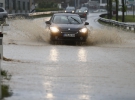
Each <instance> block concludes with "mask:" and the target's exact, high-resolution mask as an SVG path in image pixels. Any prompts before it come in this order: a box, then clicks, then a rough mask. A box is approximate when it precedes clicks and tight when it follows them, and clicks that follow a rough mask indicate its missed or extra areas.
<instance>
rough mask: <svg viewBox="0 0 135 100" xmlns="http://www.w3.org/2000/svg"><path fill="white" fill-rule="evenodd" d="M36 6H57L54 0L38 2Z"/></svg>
mask: <svg viewBox="0 0 135 100" xmlns="http://www.w3.org/2000/svg"><path fill="white" fill-rule="evenodd" d="M38 8H57V4H56V3H54V2H45V1H43V2H40V3H39V4H38Z"/></svg>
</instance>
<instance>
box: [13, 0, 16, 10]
mask: <svg viewBox="0 0 135 100" xmlns="http://www.w3.org/2000/svg"><path fill="white" fill-rule="evenodd" d="M13 9H14V10H15V9H16V0H13Z"/></svg>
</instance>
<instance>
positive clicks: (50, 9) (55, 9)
mask: <svg viewBox="0 0 135 100" xmlns="http://www.w3.org/2000/svg"><path fill="white" fill-rule="evenodd" d="M35 10H36V12H45V11H58V10H60V9H59V8H36V9H35Z"/></svg>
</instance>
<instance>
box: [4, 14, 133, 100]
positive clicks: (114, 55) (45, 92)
mask: <svg viewBox="0 0 135 100" xmlns="http://www.w3.org/2000/svg"><path fill="white" fill-rule="evenodd" d="M97 18H98V14H93V13H90V14H89V15H88V20H87V21H88V22H89V23H90V25H89V26H88V27H89V28H90V29H91V34H90V35H89V38H88V41H87V44H86V45H82V46H78V45H75V44H63V45H52V44H50V43H49V40H48V35H47V32H46V30H45V24H44V21H45V20H48V19H49V18H47V19H45V18H40V19H36V20H25V19H21V20H19V19H18V20H14V21H12V20H10V21H9V24H10V26H9V27H7V28H6V29H5V32H6V33H7V34H5V35H4V38H3V44H4V45H3V51H4V52H3V55H4V57H6V58H9V59H11V60H12V61H2V69H4V70H7V71H8V72H9V73H10V74H11V75H12V78H11V80H10V81H8V82H6V83H8V84H9V85H10V88H11V90H12V91H13V95H12V96H11V97H8V98H5V100H135V77H134V75H135V33H132V32H128V31H122V30H120V29H116V28H111V27H107V26H103V25H100V24H99V23H98V22H97Z"/></svg>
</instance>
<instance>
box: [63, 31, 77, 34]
mask: <svg viewBox="0 0 135 100" xmlns="http://www.w3.org/2000/svg"><path fill="white" fill-rule="evenodd" d="M61 33H63V34H77V33H78V31H61Z"/></svg>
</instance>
